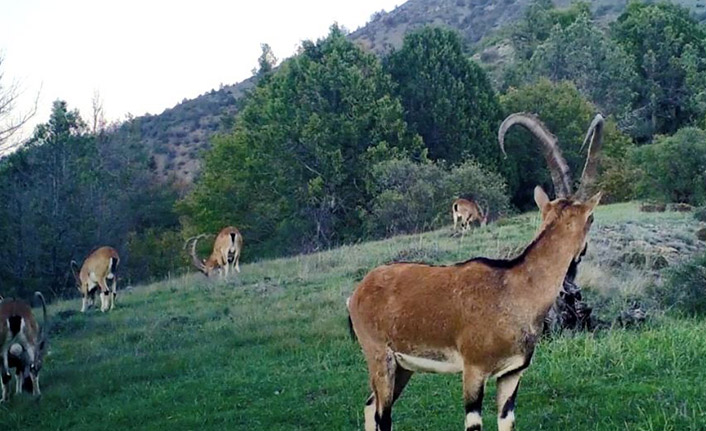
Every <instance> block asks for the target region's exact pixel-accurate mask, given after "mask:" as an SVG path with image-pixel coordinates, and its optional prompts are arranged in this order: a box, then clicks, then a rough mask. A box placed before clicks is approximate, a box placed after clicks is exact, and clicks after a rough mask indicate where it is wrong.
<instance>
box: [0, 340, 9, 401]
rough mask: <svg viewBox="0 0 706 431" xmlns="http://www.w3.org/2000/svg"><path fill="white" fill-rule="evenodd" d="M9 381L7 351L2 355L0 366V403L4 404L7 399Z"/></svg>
mask: <svg viewBox="0 0 706 431" xmlns="http://www.w3.org/2000/svg"><path fill="white" fill-rule="evenodd" d="M10 379H12V375H11V374H10V367H9V366H8V358H7V351H5V352H4V353H3V355H2V364H0V383H1V384H2V397H0V403H4V402H6V401H7V400H8V399H9V393H10V388H9V386H10Z"/></svg>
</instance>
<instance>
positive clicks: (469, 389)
mask: <svg viewBox="0 0 706 431" xmlns="http://www.w3.org/2000/svg"><path fill="white" fill-rule="evenodd" d="M486 378H487V376H486V374H485V373H484V372H483V371H482V370H481V369H479V368H477V367H474V366H471V365H465V366H464V367H463V401H464V405H465V410H466V431H481V430H482V429H483V419H482V416H481V409H482V407H483V392H484V391H485V380H486Z"/></svg>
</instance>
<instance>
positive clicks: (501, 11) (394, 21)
mask: <svg viewBox="0 0 706 431" xmlns="http://www.w3.org/2000/svg"><path fill="white" fill-rule="evenodd" d="M531 2H532V0H503V1H489V0H409V1H407V2H404V3H402V4H401V5H400V6H399V7H397V8H395V9H394V10H392V11H390V12H379V13H375V14H373V15H372V16H371V19H370V22H368V23H367V24H366V25H364V26H363V27H361V28H359V29H357V30H355V31H353V32H352V33H351V34H350V36H349V37H350V39H351V40H352V41H354V42H356V43H357V44H360V45H361V46H363V47H365V48H366V49H369V50H371V51H372V52H375V53H377V54H383V53H386V52H388V51H390V49H392V48H395V49H397V48H400V47H401V46H402V40H403V38H404V35H405V34H406V33H408V32H410V31H413V30H416V29H419V28H421V27H423V26H425V25H435V26H444V27H448V28H450V29H454V30H456V31H458V32H459V33H460V34H461V35H462V36H463V38H464V40H465V41H466V43H468V46H469V47H470V49H471V50H472V51H480V50H485V51H486V54H485V56H483V57H481V56H478V57H477V59H478V60H479V61H481V62H482V63H487V64H488V65H489V66H494V65H495V63H496V62H497V61H499V59H498V58H497V57H498V56H500V57H503V58H505V60H507V58H506V57H507V55H508V52H507V50H508V48H509V47H508V44H507V41H506V40H505V39H504V37H503V36H502V35H503V33H506V30H507V29H508V28H509V27H510V26H511V25H512V24H513V23H515V22H516V21H517V20H519V19H520V18H522V16H523V14H524V12H525V9H526V8H527V6H528V5H529V4H530V3H531ZM572 2H573V0H555V1H553V3H554V4H555V5H557V6H558V7H561V8H566V7H568V6H569V5H570V4H571V3H572ZM627 3H628V0H594V1H592V2H590V5H591V10H592V11H593V12H594V14H595V16H596V19H598V20H600V21H601V22H604V23H605V22H609V21H612V20H613V19H615V18H616V17H617V16H618V15H619V14H620V13H622V12H623V10H624V9H625V7H626V5H627ZM647 3H650V1H648V2H647ZM672 3H675V4H679V5H682V6H685V7H687V8H689V9H690V10H691V11H692V12H693V13H694V15H695V16H696V17H697V18H698V19H699V20H700V21H703V20H704V19H706V1H704V0H674V1H672ZM496 35H497V36H496ZM484 38H488V39H490V42H489V43H483V44H481V45H480V47H476V46H475V45H476V44H477V43H479V42H481V40H482V39H484ZM263 42H267V41H263ZM481 47H482V48H481ZM253 63H254V61H253ZM253 85H254V79H253V78H250V79H247V80H245V81H243V82H240V83H234V84H232V85H226V86H223V87H221V88H219V89H213V90H211V91H208V92H206V93H204V94H202V95H200V96H198V97H195V98H193V99H184V101H182V102H181V103H180V104H178V105H176V106H174V107H173V108H169V109H166V110H165V111H164V112H162V113H159V114H148V115H145V116H140V117H136V118H134V119H133V120H131V121H129V123H131V124H136V125H138V126H139V128H140V133H141V137H140V142H141V143H142V144H143V145H144V146H145V147H146V148H147V149H149V150H150V152H151V153H152V154H153V155H154V158H155V160H156V166H157V175H158V178H159V180H160V181H165V180H167V179H169V178H176V179H177V180H179V181H180V182H183V183H185V184H186V185H190V184H191V183H192V182H193V181H194V179H195V178H196V177H197V175H198V173H199V172H200V171H201V157H200V155H199V153H200V152H201V151H203V150H205V149H208V148H210V138H211V137H212V136H213V135H214V134H215V133H216V132H218V131H222V130H224V128H223V127H222V126H223V124H222V119H223V118H228V117H230V116H233V115H235V113H236V112H238V110H239V105H240V103H241V101H242V98H243V97H244V95H245V94H246V93H247V91H249V90H250V89H252V87H253ZM225 130H227V128H226V129H225ZM116 133H118V134H121V133H123V131H121V130H119V131H117V132H116Z"/></svg>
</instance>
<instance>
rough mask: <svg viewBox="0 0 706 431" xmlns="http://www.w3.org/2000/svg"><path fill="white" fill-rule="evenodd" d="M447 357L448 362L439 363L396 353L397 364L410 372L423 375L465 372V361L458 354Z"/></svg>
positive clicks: (453, 353) (454, 353)
mask: <svg viewBox="0 0 706 431" xmlns="http://www.w3.org/2000/svg"><path fill="white" fill-rule="evenodd" d="M445 356H446V359H447V360H445V361H439V360H435V359H428V358H422V357H419V356H412V355H407V354H405V353H399V352H395V359H397V363H398V364H400V366H402V368H405V369H407V370H410V371H416V372H421V373H460V372H461V371H463V359H462V358H461V355H460V354H459V353H458V352H452V353H450V354H447V355H445Z"/></svg>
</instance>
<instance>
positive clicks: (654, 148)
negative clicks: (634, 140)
mask: <svg viewBox="0 0 706 431" xmlns="http://www.w3.org/2000/svg"><path fill="white" fill-rule="evenodd" d="M632 160H633V163H634V165H635V166H636V167H637V168H638V169H639V170H640V175H639V176H638V178H639V180H638V183H637V190H638V194H639V195H640V196H641V197H645V198H654V199H657V200H664V201H667V202H685V203H689V204H692V205H700V204H703V203H705V202H706V132H704V131H703V130H701V129H697V128H694V127H686V128H683V129H680V130H679V131H678V132H677V133H675V134H674V135H673V136H668V137H659V138H658V139H657V140H656V142H655V143H654V144H651V145H645V146H642V147H639V148H637V149H635V150H634V151H633V153H632Z"/></svg>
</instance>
